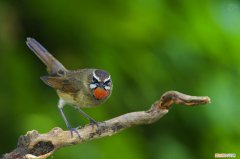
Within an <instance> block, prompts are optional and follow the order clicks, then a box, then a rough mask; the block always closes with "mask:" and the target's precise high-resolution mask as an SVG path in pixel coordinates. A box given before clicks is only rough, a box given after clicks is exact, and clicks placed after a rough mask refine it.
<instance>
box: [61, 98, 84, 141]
mask: <svg viewBox="0 0 240 159" xmlns="http://www.w3.org/2000/svg"><path fill="white" fill-rule="evenodd" d="M63 106H64V101H62V100H61V99H60V100H59V104H58V109H59V111H60V113H61V115H62V117H63V120H64V122H65V124H66V125H67V127H68V129H69V130H70V132H71V136H72V137H73V132H75V133H76V134H77V135H78V137H79V139H81V136H80V134H79V132H78V131H77V129H76V128H73V127H72V126H71V125H70V124H69V122H68V120H67V118H66V116H65V114H64V112H63Z"/></svg>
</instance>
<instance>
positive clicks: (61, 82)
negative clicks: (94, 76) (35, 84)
mask: <svg viewBox="0 0 240 159" xmlns="http://www.w3.org/2000/svg"><path fill="white" fill-rule="evenodd" d="M41 80H42V81H43V82H44V83H45V84H47V85H48V86H50V87H52V88H54V89H57V90H60V91H63V92H69V93H77V92H78V91H79V90H80V89H81V88H80V84H79V82H81V81H77V80H76V79H72V78H66V77H59V76H56V77H55V76H43V77H41Z"/></svg>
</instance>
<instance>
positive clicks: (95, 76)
mask: <svg viewBox="0 0 240 159" xmlns="http://www.w3.org/2000/svg"><path fill="white" fill-rule="evenodd" d="M93 77H94V78H96V79H97V80H98V82H100V78H99V77H97V75H96V74H95V71H93Z"/></svg>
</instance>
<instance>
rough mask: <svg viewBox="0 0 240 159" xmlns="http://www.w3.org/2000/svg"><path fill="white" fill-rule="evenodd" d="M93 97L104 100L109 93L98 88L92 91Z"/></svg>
mask: <svg viewBox="0 0 240 159" xmlns="http://www.w3.org/2000/svg"><path fill="white" fill-rule="evenodd" d="M93 95H94V97H95V98H96V99H104V98H106V97H107V96H108V95H109V92H108V91H106V90H104V89H103V88H99V87H98V88H96V89H95V90H94V91H93Z"/></svg>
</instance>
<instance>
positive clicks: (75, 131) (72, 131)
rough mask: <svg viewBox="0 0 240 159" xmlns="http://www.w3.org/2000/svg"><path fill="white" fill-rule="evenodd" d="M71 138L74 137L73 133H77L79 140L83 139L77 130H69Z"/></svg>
mask: <svg viewBox="0 0 240 159" xmlns="http://www.w3.org/2000/svg"><path fill="white" fill-rule="evenodd" d="M69 130H70V133H71V137H73V133H76V134H77V136H78V138H79V139H82V138H81V136H80V134H79V132H78V131H77V128H69Z"/></svg>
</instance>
